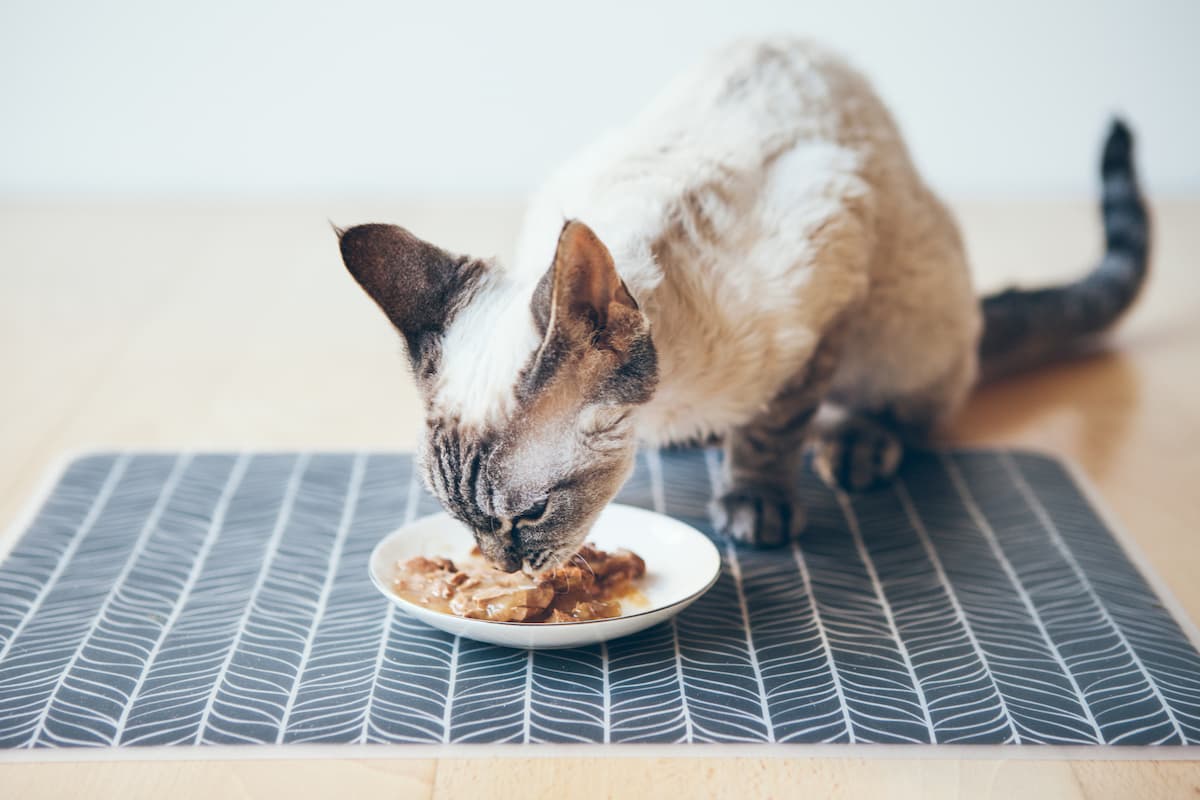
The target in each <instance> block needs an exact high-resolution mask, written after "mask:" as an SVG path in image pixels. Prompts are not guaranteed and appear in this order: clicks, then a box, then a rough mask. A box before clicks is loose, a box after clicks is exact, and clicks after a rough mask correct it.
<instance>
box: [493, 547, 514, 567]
mask: <svg viewBox="0 0 1200 800" xmlns="http://www.w3.org/2000/svg"><path fill="white" fill-rule="evenodd" d="M492 563H493V564H495V565H496V568H497V569H502V570H504V571H505V572H516V571H517V570H519V569H520V568H521V557H520V556H518V555H517V554H516V553H514V552H513V551H511V550H506V551H505V552H504V555H503V556H502V557H501V560H500V561H495V560H493V561H492Z"/></svg>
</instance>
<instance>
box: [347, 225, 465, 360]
mask: <svg viewBox="0 0 1200 800" xmlns="http://www.w3.org/2000/svg"><path fill="white" fill-rule="evenodd" d="M334 231H335V232H336V233H337V234H338V243H339V245H340V247H341V251H342V261H343V262H345V264H346V269H348V270H349V271H350V274H351V275H353V276H354V280H356V281H358V284H359V285H360V286H362V288H363V289H364V290H365V291H366V293H367V294H368V295H370V296H371V299H372V300H374V301H375V302H376V304H378V306H379V307H380V308H381V309H382V310H383V313H384V314H386V315H387V318H388V319H389V320H391V321H392V324H393V325H395V326H396V328H397V329H398V330H399V331H400V333H401V334H402V335H403V336H404V339H405V341H406V342H407V343H408V353H409V357H410V358H411V359H412V360H413V362H414V365H418V364H420V363H421V361H422V360H423V358H424V356H425V355H426V351H427V350H428V346H429V344H430V343H431V342H433V341H435V340H436V339H437V338H438V337H440V335H441V333H442V331H443V330H444V329H445V326H446V322H447V319H448V318H449V316H450V314H452V313H453V309H454V306H455V301H456V299H457V298H458V297H459V296H460V295H461V293H462V292H463V291H464V289H465V288H466V287H468V286H469V285H470V284H472V283H473V282H474V281H475V280H477V279H478V277H479V274H480V273H481V272H482V270H483V265H482V264H481V263H480V262H478V261H472V260H471V259H468V258H466V257H464V256H457V255H453V254H451V253H447V252H446V251H445V250H442V249H441V248H439V247H436V246H434V245H432V244H430V243H429V242H426V241H424V240H422V239H420V238H418V237H416V236H414V235H413V234H411V233H409V232H408V231H407V230H405V229H404V228H401V227H399V226H397V225H380V224H370V225H358V226H355V227H353V228H350V229H349V230H346V231H342V230H338V229H337V228H334Z"/></svg>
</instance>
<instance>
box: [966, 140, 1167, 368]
mask: <svg viewBox="0 0 1200 800" xmlns="http://www.w3.org/2000/svg"><path fill="white" fill-rule="evenodd" d="M1100 173H1101V176H1102V177H1103V179H1104V188H1103V192H1102V197H1101V215H1102V218H1103V222H1104V243H1105V250H1104V257H1103V258H1101V260H1100V263H1099V265H1097V266H1096V267H1095V269H1093V270H1092V271H1091V272H1089V273H1088V274H1087V275H1085V276H1084V277H1082V278H1080V279H1079V280H1077V281H1075V282H1073V283H1068V284H1065V285H1062V286H1053V287H1050V288H1045V289H1007V290H1005V291H1002V292H998V293H997V294H992V295H988V296H986V297H984V298H983V301H982V302H983V318H984V331H983V339H982V340H981V341H980V344H979V354H980V361H981V371H982V377H983V380H988V379H991V378H995V377H997V376H999V375H1003V374H1006V373H1010V372H1015V371H1017V370H1020V369H1025V368H1028V367H1033V366H1036V365H1038V364H1041V363H1044V362H1046V361H1051V360H1053V359H1055V358H1059V357H1061V356H1064V355H1067V354H1069V353H1071V352H1072V351H1074V350H1076V349H1078V348H1079V347H1080V346H1081V345H1082V344H1085V343H1086V342H1088V341H1090V340H1091V339H1093V338H1094V337H1095V336H1096V335H1097V334H1100V333H1103V332H1104V331H1105V330H1107V329H1109V328H1111V327H1112V326H1113V324H1114V323H1116V322H1117V320H1119V319H1120V318H1121V316H1122V315H1123V314H1124V313H1125V311H1126V310H1127V309H1128V308H1129V307H1130V306H1131V305H1133V301H1134V300H1136V299H1137V296H1138V293H1139V292H1140V291H1141V288H1142V285H1143V284H1144V283H1145V282H1146V275H1147V272H1148V268H1149V258H1148V255H1149V245H1150V220H1149V217H1148V215H1147V213H1146V205H1145V203H1144V202H1143V201H1142V196H1141V192H1140V191H1139V189H1138V180H1137V171H1136V169H1135V168H1134V163H1133V134H1131V133H1130V131H1129V128H1128V127H1126V126H1125V124H1124V123H1123V122H1122V121H1121V120H1119V119H1117V120H1114V121H1113V123H1112V126H1111V128H1110V129H1109V132H1108V140H1107V141H1106V142H1105V144H1104V155H1103V157H1102V158H1101V161H1100Z"/></svg>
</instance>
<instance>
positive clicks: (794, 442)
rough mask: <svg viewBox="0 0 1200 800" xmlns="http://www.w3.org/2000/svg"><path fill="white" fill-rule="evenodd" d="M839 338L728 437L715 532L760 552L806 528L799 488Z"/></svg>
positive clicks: (824, 344)
mask: <svg viewBox="0 0 1200 800" xmlns="http://www.w3.org/2000/svg"><path fill="white" fill-rule="evenodd" d="M839 349H840V336H836V335H831V336H827V337H826V338H825V339H824V340H823V341H822V344H821V345H820V346H819V347H818V348H817V351H816V352H815V353H814V355H813V357H812V358H811V359H810V361H809V363H808V365H807V366H806V368H805V369H804V371H803V372H802V373H801V374H800V375H798V376H796V377H795V378H794V379H792V380H791V381H789V382H788V383H787V384H786V385H785V386H784V387H783V389H782V390H781V391H780V392H779V393H778V394H777V395H776V396H775V398H774V399H772V400H771V401H770V402H769V403H768V404H767V405H766V407H765V408H764V409H763V410H762V412H761V413H760V414H759V415H758V416H756V417H755V418H754V419H752V420H751V421H750V422H749V423H747V424H745V425H742V426H741V427H739V428H735V429H734V430H733V431H731V432H730V433H729V435H728V436H726V438H725V458H724V460H723V464H722V470H721V474H720V484H719V486H717V487H715V488H716V492H715V493H714V497H713V503H712V515H713V521H714V523H715V524H716V526H717V529H718V530H719V531H720V532H721V533H723V534H725V535H727V536H730V537H732V538H733V539H736V540H737V541H739V542H745V543H747V544H753V545H756V546H759V547H777V546H780V545H784V544H787V543H788V542H789V541H790V540H791V538H792V537H793V536H795V535H796V534H797V533H799V532H800V530H801V529H802V528H803V527H804V521H805V520H804V509H803V508H802V507H801V506H800V504H799V502H798V501H797V498H796V494H795V492H796V484H797V481H798V479H799V476H800V470H801V467H802V466H803V461H804V442H805V438H806V436H807V431H808V425H809V422H810V421H811V420H812V418H813V416H814V415H815V414H816V413H817V409H818V408H819V407H820V405H821V401H822V399H823V398H824V396H825V392H826V390H827V389H828V387H829V382H830V379H831V377H832V375H833V372H834V367H835V366H836V363H837V353H838V351H839Z"/></svg>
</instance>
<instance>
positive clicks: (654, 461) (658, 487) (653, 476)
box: [646, 447, 695, 742]
mask: <svg viewBox="0 0 1200 800" xmlns="http://www.w3.org/2000/svg"><path fill="white" fill-rule="evenodd" d="M646 468H647V471H648V472H649V473H650V496H651V497H652V498H653V503H654V510H655V511H657V512H658V513H659V514H665V513H666V507H667V500H666V494H665V492H664V490H663V474H662V456H661V455H660V454H659V452H658V448H656V447H652V448H649V449H647V450H646ZM671 639H672V643H673V645H674V647H675V671H676V674H677V675H678V676H679V702H680V705H681V706H682V707H683V730H684V733H683V737H684V741H685V742H691V741H692V740H693V739H694V738H695V728H694V726H693V724H692V712H691V709H690V708H688V699H687V682H686V681H685V680H684V676H683V654H682V652H681V650H680V647H679V619H678V617H672V618H671Z"/></svg>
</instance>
